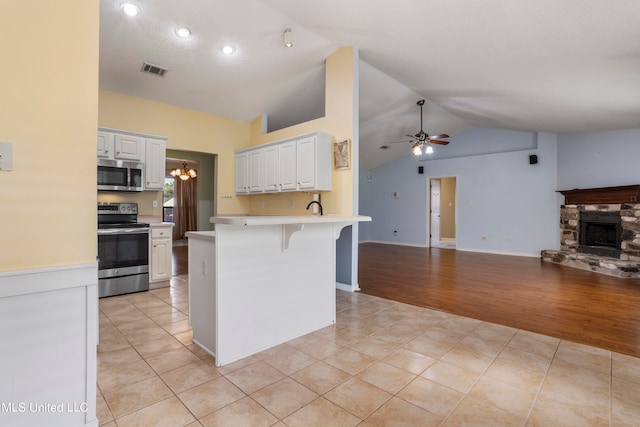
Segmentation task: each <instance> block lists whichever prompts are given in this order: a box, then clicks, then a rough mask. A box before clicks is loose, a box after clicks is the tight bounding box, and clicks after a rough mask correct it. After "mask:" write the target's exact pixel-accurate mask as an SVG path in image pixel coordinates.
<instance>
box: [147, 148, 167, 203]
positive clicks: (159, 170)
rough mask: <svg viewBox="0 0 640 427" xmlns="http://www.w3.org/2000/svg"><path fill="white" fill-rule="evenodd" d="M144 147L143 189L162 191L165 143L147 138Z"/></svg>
mask: <svg viewBox="0 0 640 427" xmlns="http://www.w3.org/2000/svg"><path fill="white" fill-rule="evenodd" d="M145 145H146V147H145V158H144V189H145V190H153V191H157V190H162V189H163V188H164V176H165V161H166V148H167V143H166V141H165V140H163V139H150V138H147V139H146V140H145Z"/></svg>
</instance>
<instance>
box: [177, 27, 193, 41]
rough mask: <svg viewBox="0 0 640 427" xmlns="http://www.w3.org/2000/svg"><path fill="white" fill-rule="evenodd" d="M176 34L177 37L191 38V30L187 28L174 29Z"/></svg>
mask: <svg viewBox="0 0 640 427" xmlns="http://www.w3.org/2000/svg"><path fill="white" fill-rule="evenodd" d="M176 34H177V35H178V37H181V38H183V39H188V38H189V37H190V36H191V30H190V29H188V28H187V27H178V28H176Z"/></svg>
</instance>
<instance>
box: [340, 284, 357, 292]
mask: <svg viewBox="0 0 640 427" xmlns="http://www.w3.org/2000/svg"><path fill="white" fill-rule="evenodd" d="M336 289H339V290H341V291H346V292H356V291H359V290H360V286H358V284H357V283H356V284H355V285H347V284H346V283H340V282H336Z"/></svg>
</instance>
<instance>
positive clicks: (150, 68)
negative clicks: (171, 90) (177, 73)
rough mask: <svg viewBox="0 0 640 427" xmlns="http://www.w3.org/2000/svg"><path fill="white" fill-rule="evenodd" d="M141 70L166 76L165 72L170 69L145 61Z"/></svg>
mask: <svg viewBox="0 0 640 427" xmlns="http://www.w3.org/2000/svg"><path fill="white" fill-rule="evenodd" d="M140 71H142V72H144V73H149V74H153V75H154V76H158V77H164V74H165V73H166V72H167V71H169V70H168V69H166V68H163V67H161V66H159V65H153V64H149V63H147V62H145V63H144V64H142V69H141V70H140Z"/></svg>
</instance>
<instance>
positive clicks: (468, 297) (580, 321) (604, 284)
mask: <svg viewBox="0 0 640 427" xmlns="http://www.w3.org/2000/svg"><path fill="white" fill-rule="evenodd" d="M359 264H360V269H359V270H360V271H359V284H360V288H361V289H362V292H363V293H365V294H370V295H375V296H379V297H382V298H388V299H391V300H395V301H400V302H404V303H409V304H413V305H417V306H421V307H429V308H433V309H438V310H442V311H445V312H448V313H453V314H458V315H462V316H466V317H472V318H475V319H479V320H484V321H488V322H493V323H498V324H501V325H506V326H511V327H515V328H519V329H524V330H527V331H532V332H538V333H542V334H545V335H549V336H553V337H557V338H562V339H566V340H570V341H574V342H578V343H582V344H588V345H592V346H595V347H600V348H605V349H608V350H612V351H616V352H619V353H624V354H628V355H632V356H636V357H640V280H635V279H633V280H629V279H618V278H614V277H609V276H604V275H601V274H596V273H592V272H588V271H582V270H577V269H572V268H568V267H563V266H559V265H555V264H550V263H546V262H542V261H541V260H539V259H537V258H527V257H516V256H506V255H493V254H483V253H472V252H461V251H455V250H450V249H437V248H416V247H407V246H396V245H383V244H375V243H364V244H360V259H359Z"/></svg>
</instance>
